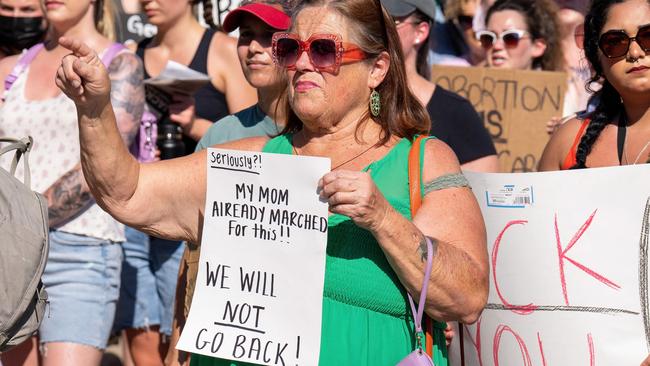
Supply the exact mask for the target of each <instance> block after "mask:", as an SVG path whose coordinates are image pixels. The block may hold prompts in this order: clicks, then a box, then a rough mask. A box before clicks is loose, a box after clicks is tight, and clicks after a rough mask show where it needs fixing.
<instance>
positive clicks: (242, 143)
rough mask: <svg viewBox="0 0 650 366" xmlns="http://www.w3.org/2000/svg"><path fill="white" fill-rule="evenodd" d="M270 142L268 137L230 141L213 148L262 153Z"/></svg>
mask: <svg viewBox="0 0 650 366" xmlns="http://www.w3.org/2000/svg"><path fill="white" fill-rule="evenodd" d="M269 140H270V139H269V137H267V136H256V137H247V138H244V139H241V140H235V141H230V142H226V143H224V144H219V145H214V146H211V147H216V148H219V149H232V150H244V151H262V149H263V148H264V145H266V143H267V142H268V141H269Z"/></svg>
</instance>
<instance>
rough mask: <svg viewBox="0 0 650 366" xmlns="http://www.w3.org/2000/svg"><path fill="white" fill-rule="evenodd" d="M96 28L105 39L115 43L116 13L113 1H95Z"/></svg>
mask: <svg viewBox="0 0 650 366" xmlns="http://www.w3.org/2000/svg"><path fill="white" fill-rule="evenodd" d="M94 19H95V27H97V30H98V31H99V32H100V33H101V34H103V35H104V37H106V38H108V39H110V40H111V41H115V13H114V10H113V0H96V1H95V14H94Z"/></svg>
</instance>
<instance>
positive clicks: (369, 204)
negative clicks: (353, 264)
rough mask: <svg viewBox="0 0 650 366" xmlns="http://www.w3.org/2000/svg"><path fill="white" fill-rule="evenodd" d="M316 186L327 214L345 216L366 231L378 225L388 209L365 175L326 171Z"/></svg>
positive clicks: (373, 183)
mask: <svg viewBox="0 0 650 366" xmlns="http://www.w3.org/2000/svg"><path fill="white" fill-rule="evenodd" d="M318 186H319V189H320V190H321V197H322V198H324V199H326V200H327V202H328V203H329V205H330V211H331V212H333V213H336V214H340V215H345V216H348V217H350V218H351V219H352V221H354V223H355V224H356V225H357V226H360V227H362V228H364V229H368V230H370V231H372V230H373V228H376V227H377V226H378V225H381V223H382V222H383V221H384V218H386V216H387V214H388V212H389V211H390V210H391V209H392V206H391V205H390V204H389V203H388V201H386V198H384V195H383V194H382V193H381V192H380V191H379V189H378V188H377V185H376V184H375V182H374V181H373V180H372V178H371V177H370V173H367V172H354V171H349V170H337V171H333V172H329V173H327V174H325V175H324V176H323V178H321V180H320V181H319V183H318Z"/></svg>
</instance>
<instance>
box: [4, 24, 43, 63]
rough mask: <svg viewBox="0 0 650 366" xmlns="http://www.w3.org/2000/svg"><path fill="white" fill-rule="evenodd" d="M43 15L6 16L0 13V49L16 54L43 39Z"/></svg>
mask: <svg viewBox="0 0 650 366" xmlns="http://www.w3.org/2000/svg"><path fill="white" fill-rule="evenodd" d="M44 33H45V29H43V17H22V18H14V17H6V16H1V15H0V50H2V52H4V53H7V54H10V55H11V54H16V53H19V52H20V51H22V50H23V49H25V48H29V47H31V46H33V45H35V44H36V43H38V42H40V41H41V40H42V39H43V34H44Z"/></svg>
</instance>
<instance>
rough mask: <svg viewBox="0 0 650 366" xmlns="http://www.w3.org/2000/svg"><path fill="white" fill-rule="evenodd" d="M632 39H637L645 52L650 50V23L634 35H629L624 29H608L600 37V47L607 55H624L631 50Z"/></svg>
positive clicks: (611, 56) (615, 56)
mask: <svg viewBox="0 0 650 366" xmlns="http://www.w3.org/2000/svg"><path fill="white" fill-rule="evenodd" d="M632 41H636V43H637V44H638V45H639V47H641V49H643V51H644V52H650V24H648V25H644V26H643V27H640V28H639V31H638V32H636V36H634V37H630V36H628V35H627V33H625V31H624V30H622V29H615V30H610V31H607V32H605V33H603V34H602V35H601V36H600V38H599V39H598V48H600V50H601V51H603V55H605V57H608V58H617V57H623V56H625V55H626V54H627V52H628V51H629V50H630V44H631V43H632Z"/></svg>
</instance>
